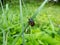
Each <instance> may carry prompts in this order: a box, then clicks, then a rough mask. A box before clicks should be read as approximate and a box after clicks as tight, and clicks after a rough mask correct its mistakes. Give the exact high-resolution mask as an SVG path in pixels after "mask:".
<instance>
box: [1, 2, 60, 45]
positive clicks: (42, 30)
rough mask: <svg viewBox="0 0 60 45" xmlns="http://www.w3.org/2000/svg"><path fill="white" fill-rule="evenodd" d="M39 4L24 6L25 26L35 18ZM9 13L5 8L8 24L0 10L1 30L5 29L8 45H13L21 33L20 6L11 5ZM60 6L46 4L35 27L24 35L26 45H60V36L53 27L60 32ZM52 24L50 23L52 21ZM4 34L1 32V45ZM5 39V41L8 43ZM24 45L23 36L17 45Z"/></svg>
mask: <svg viewBox="0 0 60 45" xmlns="http://www.w3.org/2000/svg"><path fill="white" fill-rule="evenodd" d="M39 4H40V3H38V4H36V3H26V4H25V6H23V10H22V11H23V23H24V26H25V25H27V23H26V22H27V21H28V19H29V18H30V17H31V16H33V14H34V12H35V11H36V9H37V8H38V7H39ZM8 9H9V10H8V11H6V8H4V15H5V16H6V20H5V21H6V23H4V22H3V20H4V19H5V18H4V19H3V18H2V10H1V8H0V10H1V11H0V17H1V19H0V20H1V21H0V30H1V29H3V30H4V31H5V32H4V33H6V34H4V36H5V35H6V36H5V37H4V38H6V40H7V45H11V43H12V42H13V41H14V39H15V38H16V37H17V36H18V34H20V33H21V31H22V30H21V26H22V25H21V21H20V20H21V18H20V9H19V5H11V6H9V7H8ZM59 14H60V6H59V5H52V4H46V5H45V7H44V8H43V9H42V10H41V12H40V13H39V14H38V15H37V16H36V18H34V21H35V26H34V27H31V26H29V28H27V29H26V30H28V31H30V32H25V33H24V38H25V45H60V35H59V34H57V32H53V29H52V25H53V27H54V31H58V30H60V27H59V25H60V15H59ZM48 16H49V17H50V20H51V22H52V24H51V23H50V20H49V19H48ZM52 32H53V33H55V38H52ZM2 34H3V32H2V31H0V40H1V41H0V45H2V43H3V42H2V40H3V39H4V38H3V36H2ZM6 40H5V39H4V41H6ZM20 44H22V36H21V37H19V39H18V40H17V42H16V44H15V45H20Z"/></svg>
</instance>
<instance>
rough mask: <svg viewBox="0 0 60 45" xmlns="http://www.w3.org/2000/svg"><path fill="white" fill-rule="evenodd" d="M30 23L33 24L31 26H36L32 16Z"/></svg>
mask: <svg viewBox="0 0 60 45" xmlns="http://www.w3.org/2000/svg"><path fill="white" fill-rule="evenodd" d="M28 24H29V25H31V26H34V25H35V22H34V20H33V19H32V18H30V19H29V21H28Z"/></svg>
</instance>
